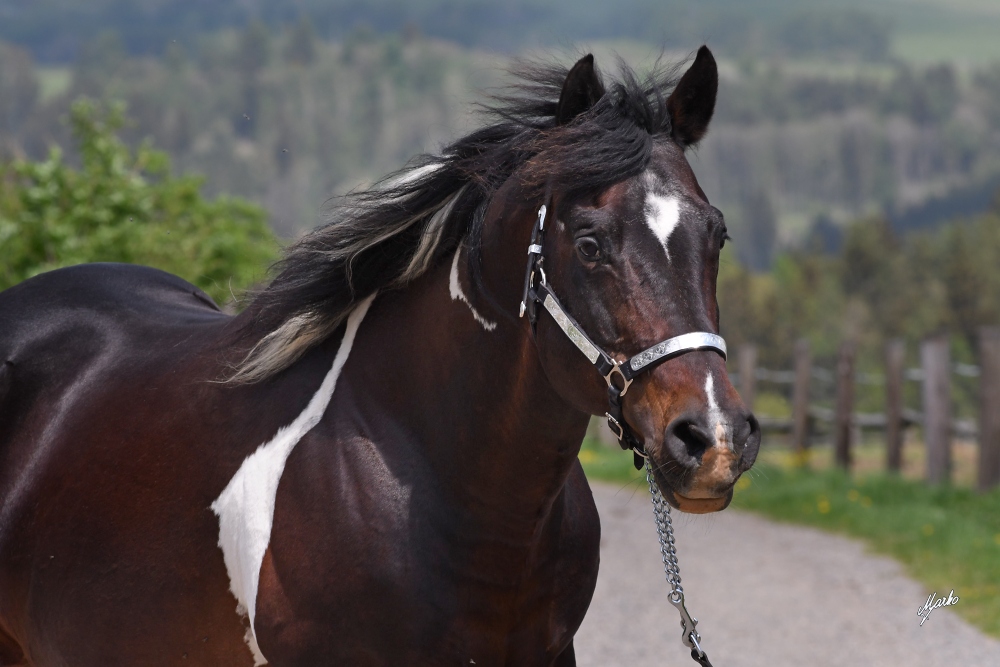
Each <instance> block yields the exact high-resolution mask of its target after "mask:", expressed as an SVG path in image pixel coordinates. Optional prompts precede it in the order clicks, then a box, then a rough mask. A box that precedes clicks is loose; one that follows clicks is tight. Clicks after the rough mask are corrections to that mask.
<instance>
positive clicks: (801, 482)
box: [580, 440, 1000, 637]
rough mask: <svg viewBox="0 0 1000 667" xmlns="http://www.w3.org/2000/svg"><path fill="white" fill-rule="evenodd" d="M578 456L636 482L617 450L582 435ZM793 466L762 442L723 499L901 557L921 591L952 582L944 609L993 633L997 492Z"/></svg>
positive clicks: (999, 548) (999, 540)
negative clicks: (950, 602)
mask: <svg viewBox="0 0 1000 667" xmlns="http://www.w3.org/2000/svg"><path fill="white" fill-rule="evenodd" d="M580 461H581V462H582V463H583V465H584V469H585V470H586V471H587V475H588V476H589V477H591V478H592V479H601V480H606V481H612V482H616V483H619V484H621V483H626V484H628V483H636V484H640V485H641V486H645V480H644V479H643V476H642V474H641V473H639V472H636V471H635V470H634V469H633V468H632V465H631V463H632V457H631V456H630V455H629V454H628V453H626V452H620V451H617V450H614V449H612V448H609V447H607V446H606V445H601V444H599V443H597V442H595V441H590V440H588V441H587V442H585V443H584V447H583V449H582V450H581V452H580ZM795 463H796V462H795V460H794V458H793V457H791V456H789V455H787V453H785V452H782V451H781V450H779V449H777V448H773V449H772V450H771V451H767V447H765V452H764V453H763V455H762V456H761V458H760V460H759V462H758V464H757V465H756V466H755V467H754V470H753V472H752V474H751V475H750V476H748V477H744V478H742V479H741V480H740V481H739V483H738V484H737V486H736V495H735V497H734V500H733V505H732V506H733V507H735V508H739V509H742V510H749V511H752V512H756V513H758V514H762V515H764V516H766V517H768V518H771V519H775V520H778V521H783V522H788V523H797V524H803V525H808V526H814V527H817V528H821V529H823V530H827V531H830V532H834V533H839V534H843V535H849V536H851V537H856V538H860V539H862V540H864V541H865V542H866V543H867V544H868V545H869V547H870V548H871V550H872V551H873V552H876V553H880V554H886V555H888V556H891V557H893V558H895V559H896V560H898V561H899V562H900V563H902V564H903V566H904V568H905V570H906V571H907V573H908V574H909V575H910V576H911V577H913V578H914V579H916V580H918V581H920V582H922V583H923V584H924V585H925V586H926V587H927V589H928V591H936V592H938V593H941V592H942V591H943V592H944V593H945V594H947V593H948V591H950V590H951V589H955V594H956V595H958V596H959V597H960V598H961V603H960V604H957V605H955V606H954V607H952V609H953V611H955V612H956V613H958V614H959V615H961V616H963V617H964V618H965V619H966V620H967V621H969V622H970V623H972V624H974V625H976V626H977V627H979V628H980V629H982V630H983V631H984V632H986V633H988V634H991V635H993V636H995V637H1000V489H997V490H995V491H993V492H992V493H989V494H979V493H976V492H975V491H973V490H972V489H970V488H965V487H962V486H959V485H941V486H930V485H928V484H926V483H925V482H922V481H919V480H916V479H908V478H907V477H905V476H896V475H889V474H886V473H884V472H880V471H874V472H867V473H860V474H855V475H854V476H853V477H852V476H849V475H848V474H846V473H844V472H843V471H840V470H837V469H835V468H832V467H830V466H828V465H827V464H826V462H825V455H824V456H818V457H816V458H815V460H812V461H810V462H809V465H807V466H801V465H796V464H795Z"/></svg>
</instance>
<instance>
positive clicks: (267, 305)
mask: <svg viewBox="0 0 1000 667" xmlns="http://www.w3.org/2000/svg"><path fill="white" fill-rule="evenodd" d="M619 67H620V72H619V76H618V77H617V78H616V79H615V80H614V81H612V82H611V84H610V85H609V86H606V90H607V92H606V93H605V94H604V95H603V96H602V97H601V98H600V99H599V100H598V101H597V103H596V104H595V105H594V106H593V107H592V108H590V109H589V110H588V111H585V112H584V113H582V114H580V115H579V116H577V117H576V118H575V119H574V120H572V121H571V122H569V123H567V124H564V125H557V124H556V119H555V114H556V109H557V106H558V102H559V96H560V93H561V91H562V86H563V82H564V81H565V80H566V77H567V74H568V73H569V69H568V68H566V67H563V66H559V65H553V64H539V63H528V62H522V63H520V64H519V65H517V66H515V68H513V69H512V73H513V74H514V76H515V77H516V80H517V81H518V82H517V83H515V84H514V85H512V86H510V87H509V88H507V89H505V90H504V91H502V92H501V94H499V95H496V96H494V97H492V98H491V104H489V105H485V106H484V107H483V109H484V112H485V115H486V117H487V119H488V121H489V123H488V124H487V125H486V126H484V127H482V128H481V129H479V130H476V131H475V132H472V133H471V134H469V135H468V136H465V137H463V138H461V139H458V140H457V141H455V142H454V143H452V144H451V145H449V146H447V147H446V148H445V149H444V150H443V151H442V152H441V154H440V155H422V156H419V157H417V158H415V159H414V160H412V161H411V162H410V163H409V164H408V165H407V166H406V167H405V168H404V169H402V170H400V171H398V172H395V173H393V174H391V175H389V176H387V177H385V178H384V179H382V180H381V181H379V182H378V183H376V184H375V185H374V186H373V187H371V188H370V189H367V190H362V191H358V192H354V193H351V194H349V195H347V196H345V197H344V198H343V199H342V200H341V202H340V204H339V205H338V206H337V208H336V209H335V210H334V212H333V214H332V216H331V218H330V220H329V222H327V223H326V224H324V225H323V226H321V227H319V228H317V229H316V230H314V231H313V232H311V233H309V234H307V235H306V236H304V237H303V238H302V239H300V240H298V241H297V242H295V243H294V244H292V245H291V246H290V247H289V248H288V249H287V251H286V252H285V256H284V258H283V259H282V260H281V261H279V262H278V263H277V264H276V265H275V267H273V270H274V272H275V273H276V276H275V278H274V279H273V280H272V281H271V283H270V284H269V285H267V286H266V287H264V288H263V289H261V290H259V291H257V292H256V293H255V294H253V295H252V300H251V302H250V304H249V306H248V307H247V311H246V313H244V316H243V317H242V318H241V320H242V323H243V324H242V327H241V328H240V332H239V333H240V336H241V337H243V338H247V337H249V338H250V339H251V340H254V341H257V342H256V345H255V346H254V348H253V349H252V350H251V352H250V353H249V355H248V356H247V357H246V359H244V360H243V361H242V362H241V363H240V364H239V365H238V366H237V367H236V370H235V373H234V375H233V377H232V380H234V381H249V382H253V381H257V380H262V379H265V378H267V377H269V376H271V375H273V374H274V373H276V372H279V371H280V370H282V369H284V368H286V367H287V366H288V365H289V364H291V363H292V362H294V361H295V359H297V358H298V357H299V356H300V355H301V354H302V353H303V352H304V351H305V350H307V349H308V348H309V347H311V346H312V345H314V344H316V343H318V342H320V341H321V340H323V339H324V338H325V337H327V336H329V335H330V334H331V333H333V331H334V330H335V329H336V328H337V327H338V326H339V325H340V324H341V323H342V322H343V321H344V319H345V318H346V317H347V315H348V314H349V313H350V311H351V310H352V309H353V307H354V305H355V304H356V303H357V302H358V301H361V300H363V299H364V298H366V297H368V296H369V295H371V294H373V293H374V292H376V291H378V290H382V289H386V288H393V287H399V286H402V285H404V284H406V283H408V282H409V281H411V280H412V279H414V278H416V277H417V276H419V275H421V274H422V273H424V272H425V271H426V270H428V269H429V268H431V267H433V266H435V265H436V264H437V263H439V262H440V261H442V259H443V258H445V257H448V256H450V255H451V253H453V252H454V251H455V250H456V248H457V247H458V245H459V244H460V243H462V242H463V239H467V241H466V242H467V243H468V245H469V247H470V249H471V252H470V253H469V258H470V259H469V261H470V263H471V269H472V271H471V274H472V276H473V280H474V282H476V283H477V284H478V283H479V281H480V270H479V269H480V253H479V245H480V235H481V231H482V225H483V219H484V216H485V213H486V210H487V208H488V206H489V204H490V201H491V199H492V197H493V196H494V194H495V193H496V191H497V190H498V189H499V188H500V186H501V185H503V184H504V182H506V181H507V180H508V179H510V178H512V177H517V178H518V179H520V184H521V185H522V189H521V193H522V194H526V195H527V196H531V197H535V196H537V197H538V198H539V199H541V196H542V193H543V190H544V189H545V188H551V190H552V191H554V192H559V193H562V194H563V195H564V196H576V195H581V194H584V193H589V192H598V191H602V190H604V189H606V188H607V187H610V186H611V185H613V184H615V183H618V182H620V181H622V180H625V179H627V178H630V177H632V176H635V175H637V174H639V173H641V172H642V171H643V170H644V169H645V168H646V166H647V164H648V163H649V160H650V155H651V154H652V148H653V142H654V138H656V137H657V136H668V135H669V134H670V131H671V125H670V115H669V113H668V111H667V98H668V96H669V93H670V92H671V90H672V89H673V87H674V86H675V85H676V82H677V77H676V74H675V73H676V67H671V68H663V67H660V66H659V65H657V66H656V67H654V68H653V70H652V71H651V72H650V73H649V74H646V75H644V76H641V77H640V76H638V75H637V74H636V73H635V72H634V71H633V70H632V69H630V68H629V67H628V66H627V65H625V64H624V63H622V62H619Z"/></svg>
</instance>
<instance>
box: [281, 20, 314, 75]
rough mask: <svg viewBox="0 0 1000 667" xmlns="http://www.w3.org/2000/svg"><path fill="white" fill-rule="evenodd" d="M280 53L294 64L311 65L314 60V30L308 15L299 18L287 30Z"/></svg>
mask: <svg viewBox="0 0 1000 667" xmlns="http://www.w3.org/2000/svg"><path fill="white" fill-rule="evenodd" d="M282 55H283V56H284V58H285V61H286V62H290V63H294V64H296V65H311V64H312V63H313V62H314V61H315V60H316V31H315V29H314V28H313V24H312V21H310V20H309V17H307V16H303V17H302V18H300V19H299V20H298V21H297V22H296V23H295V25H294V26H292V28H291V30H289V31H288V32H287V36H286V37H285V48H284V51H283V54H282Z"/></svg>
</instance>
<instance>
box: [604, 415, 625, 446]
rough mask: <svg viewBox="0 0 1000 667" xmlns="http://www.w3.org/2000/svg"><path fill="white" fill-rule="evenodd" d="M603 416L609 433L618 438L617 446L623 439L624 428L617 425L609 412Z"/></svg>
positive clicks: (616, 421)
mask: <svg viewBox="0 0 1000 667" xmlns="http://www.w3.org/2000/svg"><path fill="white" fill-rule="evenodd" d="M604 416H605V417H607V418H608V428H609V429H611V433H612V434H613V435H614V436H615V437H616V438H618V442H619V444H620V443H621V441H622V438H624V437H625V427H623V426H622V425H621V424H619V423H618V420H617V419H615V418H614V417H612V416H611V413H610V412H605V413H604Z"/></svg>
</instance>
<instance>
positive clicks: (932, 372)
mask: <svg viewBox="0 0 1000 667" xmlns="http://www.w3.org/2000/svg"><path fill="white" fill-rule="evenodd" d="M905 352H906V348H905V343H904V342H903V341H901V340H894V341H890V342H889V343H888V344H887V345H886V350H885V366H884V372H883V373H871V372H860V371H858V370H856V368H855V357H856V348H855V347H854V345H852V344H850V343H845V344H844V345H843V346H842V347H841V349H840V351H839V353H838V355H837V361H836V366H835V368H832V369H831V368H823V367H821V366H817V365H814V364H813V360H812V354H811V351H810V349H809V345H808V343H807V342H806V341H804V340H801V341H799V342H797V343H796V345H795V350H794V360H795V363H794V367H793V368H792V369H772V368H764V367H760V366H758V365H757V349H756V347H755V346H753V345H744V346H741V348H740V350H739V359H738V371H737V372H736V373H733V375H732V379H733V381H734V384H736V386H738V387H739V389H740V393H741V395H742V396H743V398H744V402H746V403H747V404H748V406H749V407H751V408H752V407H753V403H754V401H755V399H756V396H757V383H758V382H763V383H769V384H773V385H779V386H782V387H789V388H790V398H791V407H792V411H791V412H792V414H791V416H789V417H787V418H780V417H774V416H769V415H758V417H757V418H758V421H759V422H760V425H761V428H762V429H764V430H765V431H770V432H778V433H788V434H789V435H790V436H791V440H792V445H793V447H794V448H796V449H798V450H800V451H801V450H805V449H807V448H808V447H809V446H810V441H811V440H812V438H813V436H814V435H816V434H817V433H818V432H819V430H820V429H819V427H820V426H821V425H822V426H823V427H824V430H826V431H827V432H829V433H830V434H831V435H832V439H833V445H834V450H835V456H836V460H837V462H838V463H839V464H840V465H842V466H844V467H846V468H849V467H850V465H851V462H852V455H853V447H854V445H855V440H856V438H857V434H858V433H859V432H860V431H861V430H862V429H866V430H881V431H884V432H885V434H886V466H887V468H888V469H889V470H896V471H898V470H899V468H900V465H901V461H902V455H901V450H902V444H903V434H904V432H905V430H906V429H907V428H913V427H919V428H921V429H922V430H923V436H924V437H923V440H924V444H925V446H926V447H927V477H928V480H929V481H932V482H940V481H944V480H947V479H948V478H949V476H950V471H951V467H952V465H951V449H952V439H953V438H955V437H958V438H964V439H971V440H976V441H977V442H978V447H979V458H978V461H977V466H978V469H977V486H978V488H979V489H981V490H986V489H989V488H992V487H994V486H996V485H998V484H1000V327H985V328H983V329H982V330H981V331H980V332H979V355H978V356H979V359H980V365H973V364H966V363H952V361H951V359H950V357H949V348H948V343H947V340H946V339H944V338H935V339H930V340H927V341H924V342H923V343H922V344H921V346H920V361H921V364H920V367H918V368H906V367H905V364H904V360H905V356H906V355H905ZM953 376H955V377H956V378H960V380H957V382H959V384H961V383H963V382H966V383H967V382H968V381H969V380H977V381H978V384H979V392H978V393H979V400H978V406H977V409H978V413H979V414H978V418H976V419H958V418H955V417H954V416H953V411H952V398H951V395H952V386H953V381H952V377H953ZM814 382H815V383H819V384H820V385H822V386H824V387H827V389H826V390H825V391H829V389H830V388H832V389H833V399H834V400H833V404H834V407H832V408H831V407H827V406H823V405H817V404H816V403H815V401H814V400H813V398H814V396H813V395H812V394H811V392H810V385H811V384H812V383H814ZM907 382H910V383H919V385H920V395H921V409H920V410H916V409H913V408H910V407H907V406H905V405H904V395H905V394H906V391H905V390H904V385H905V383H907ZM859 385H860V386H866V387H882V388H883V390H884V392H885V409H884V411H883V412H877V413H876V412H861V411H858V410H856V409H855V406H854V403H855V388H856V387H857V386H859ZM961 386H965V387H967V386H968V385H961ZM869 391H870V390H869Z"/></svg>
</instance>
